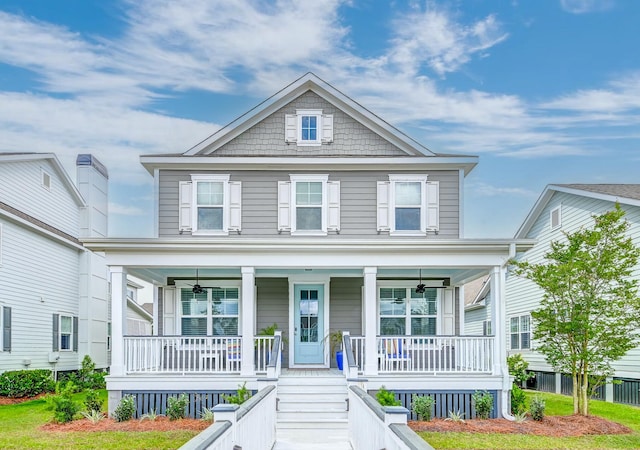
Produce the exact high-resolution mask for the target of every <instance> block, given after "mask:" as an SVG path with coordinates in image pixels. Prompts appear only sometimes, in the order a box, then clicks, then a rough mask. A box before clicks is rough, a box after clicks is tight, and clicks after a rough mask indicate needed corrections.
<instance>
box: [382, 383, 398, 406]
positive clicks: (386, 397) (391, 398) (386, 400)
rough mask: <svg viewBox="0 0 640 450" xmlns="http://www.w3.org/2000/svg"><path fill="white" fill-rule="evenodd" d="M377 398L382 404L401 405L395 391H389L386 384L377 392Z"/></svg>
mask: <svg viewBox="0 0 640 450" xmlns="http://www.w3.org/2000/svg"><path fill="white" fill-rule="evenodd" d="M376 399H377V400H378V403H380V404H381V405H382V406H400V405H401V403H400V401H399V400H396V397H395V395H393V392H390V391H387V390H386V389H385V387H384V386H381V387H380V390H379V391H378V392H377V393H376Z"/></svg>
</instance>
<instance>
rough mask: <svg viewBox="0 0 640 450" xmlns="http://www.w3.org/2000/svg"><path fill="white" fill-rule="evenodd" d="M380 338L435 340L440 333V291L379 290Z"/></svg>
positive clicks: (411, 289)
mask: <svg viewBox="0 0 640 450" xmlns="http://www.w3.org/2000/svg"><path fill="white" fill-rule="evenodd" d="M379 292H380V303H379V305H380V309H379V315H380V335H382V336H394V335H413V336H433V335H435V334H436V332H437V316H438V308H437V304H438V291H437V289H430V288H427V289H426V291H425V292H424V293H422V294H419V293H417V292H416V290H415V288H404V287H402V288H401V287H397V288H394V287H384V288H380V291H379Z"/></svg>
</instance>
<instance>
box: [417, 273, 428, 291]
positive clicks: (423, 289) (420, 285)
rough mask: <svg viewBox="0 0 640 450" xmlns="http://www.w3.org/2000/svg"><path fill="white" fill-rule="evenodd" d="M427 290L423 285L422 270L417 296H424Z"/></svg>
mask: <svg viewBox="0 0 640 450" xmlns="http://www.w3.org/2000/svg"><path fill="white" fill-rule="evenodd" d="M425 290H426V286H425V285H424V284H422V269H420V281H419V283H418V285H417V286H416V294H424V291H425Z"/></svg>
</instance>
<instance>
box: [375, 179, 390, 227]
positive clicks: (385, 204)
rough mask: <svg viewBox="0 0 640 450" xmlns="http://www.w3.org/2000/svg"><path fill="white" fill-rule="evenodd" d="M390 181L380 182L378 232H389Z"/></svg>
mask: <svg viewBox="0 0 640 450" xmlns="http://www.w3.org/2000/svg"><path fill="white" fill-rule="evenodd" d="M390 187H391V184H390V182H389V181H378V231H389V214H390V210H389V195H390V191H391V189H390Z"/></svg>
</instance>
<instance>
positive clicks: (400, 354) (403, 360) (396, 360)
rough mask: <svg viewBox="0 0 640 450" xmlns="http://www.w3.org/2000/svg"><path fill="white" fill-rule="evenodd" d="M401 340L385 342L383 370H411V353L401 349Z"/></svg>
mask: <svg viewBox="0 0 640 450" xmlns="http://www.w3.org/2000/svg"><path fill="white" fill-rule="evenodd" d="M403 343H404V340H403V339H388V340H387V342H386V347H387V348H386V354H385V369H386V370H390V371H403V370H407V371H410V370H412V369H413V361H412V359H411V353H410V352H409V351H408V350H407V347H406V346H404V348H403Z"/></svg>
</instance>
